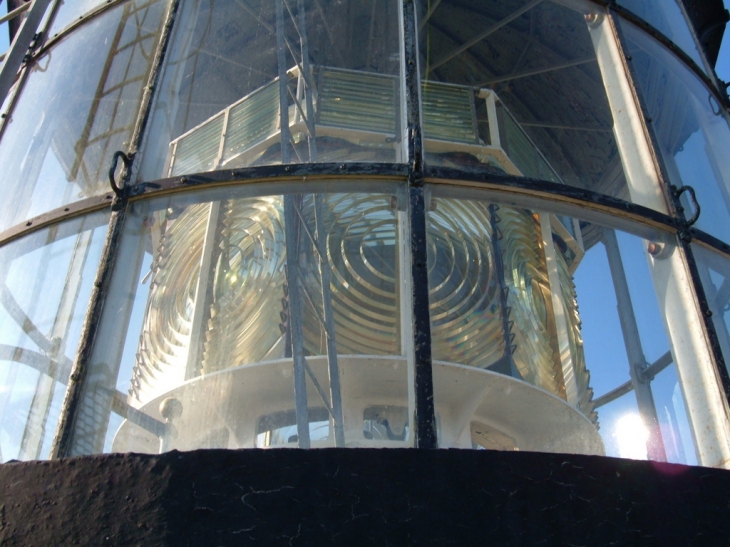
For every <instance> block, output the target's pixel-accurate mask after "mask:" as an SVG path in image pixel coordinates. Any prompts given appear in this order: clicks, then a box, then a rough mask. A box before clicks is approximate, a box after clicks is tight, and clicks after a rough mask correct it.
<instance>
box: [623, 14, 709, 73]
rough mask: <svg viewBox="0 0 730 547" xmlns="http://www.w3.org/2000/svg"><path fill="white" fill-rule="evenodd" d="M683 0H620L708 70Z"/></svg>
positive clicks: (702, 67) (703, 68) (699, 65)
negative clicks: (689, 22) (693, 34)
mask: <svg viewBox="0 0 730 547" xmlns="http://www.w3.org/2000/svg"><path fill="white" fill-rule="evenodd" d="M681 2H682V0H618V3H619V4H620V5H622V6H623V7H625V8H628V9H630V10H631V11H633V12H634V14H635V15H638V16H639V17H641V18H642V19H644V21H646V22H647V23H649V24H650V25H652V26H653V27H654V28H656V29H657V30H658V31H659V32H661V33H662V34H664V36H666V37H667V38H669V39H670V40H671V41H672V42H674V43H675V44H676V45H678V46H679V47H680V48H681V49H682V50H683V51H684V52H685V53H686V54H687V55H689V56H690V57H691V58H692V60H693V61H694V62H695V63H697V66H698V67H700V68H701V69H702V70H703V71H705V72H706V68H705V64H704V62H703V61H702V56H701V55H700V52H699V49H698V48H697V42H696V41H695V39H694V36H692V31H691V30H690V27H689V25H688V23H687V19H685V15H684V8H683V7H682V6H681Z"/></svg>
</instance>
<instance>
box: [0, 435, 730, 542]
mask: <svg viewBox="0 0 730 547" xmlns="http://www.w3.org/2000/svg"><path fill="white" fill-rule="evenodd" d="M250 544H260V545H285V546H287V545H292V546H294V545H316V546H325V545H379V546H386V545H394V546H395V545H459V546H464V545H499V546H511V545H585V546H596V545H622V546H623V545H641V546H648V545H661V546H666V545H678V546H685V545H702V546H703V547H704V546H711V545H730V472H728V471H721V470H715V469H708V468H701V467H684V466H679V465H668V464H656V463H650V462H639V461H631V460H617V459H612V458H599V457H590V456H570V455H560V454H557V455H556V454H535V453H525V452H490V451H470V450H347V449H344V450H343V449H324V450H310V451H300V450H241V451H224V450H199V451H196V452H186V453H181V452H172V453H168V454H164V455H161V456H146V455H109V456H95V457H87V458H73V459H67V460H60V461H53V462H30V463H8V464H5V465H2V466H0V545H2V546H3V547H10V546H15V545H24V546H25V545H28V546H31V545H32V546H45V545H48V546H59V545H64V546H66V545H68V546H71V545H74V546H76V545H89V546H103V545H114V546H117V545H119V546H127V545H130V546H132V545H133V546H137V545H138V546H145V547H146V546H157V545H164V546H168V545H169V546H175V547H183V546H197V545H210V546H214V547H218V546H241V545H250Z"/></svg>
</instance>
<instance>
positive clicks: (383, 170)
mask: <svg viewBox="0 0 730 547" xmlns="http://www.w3.org/2000/svg"><path fill="white" fill-rule="evenodd" d="M123 1H124V0H115V1H112V2H109V3H107V4H104V5H102V6H99V7H98V8H97V9H95V10H93V11H91V12H89V13H88V14H86V15H84V16H83V17H81V18H80V19H79V20H77V21H74V22H73V23H71V24H70V25H68V26H67V27H66V28H65V29H63V30H62V31H60V32H59V33H58V34H56V35H54V36H53V37H52V38H50V39H48V40H47V41H46V42H45V43H44V44H43V46H42V47H41V48H39V49H38V50H37V51H36V52H35V53H34V54H33V55H32V56H31V58H30V59H29V63H28V64H26V65H24V67H23V68H21V71H20V73H19V74H18V75H17V76H16V77H17V78H19V79H20V81H19V82H18V86H17V88H16V92H15V93H14V95H13V96H12V97H11V98H10V103H9V110H8V111H9V112H12V109H13V106H14V104H15V102H16V101H17V98H18V97H19V95H20V89H21V88H22V85H23V83H24V80H25V78H26V76H27V72H28V70H27V67H28V66H29V65H30V64H32V62H33V60H34V59H36V58H38V57H40V56H42V55H44V54H45V53H46V52H47V51H49V50H51V49H52V48H53V46H54V45H55V44H56V43H58V42H59V41H60V40H61V39H63V38H64V37H65V36H67V35H68V34H70V33H72V32H74V31H76V30H77V29H79V28H80V27H82V26H83V25H85V24H86V23H87V22H88V21H89V20H91V19H94V18H95V17H97V16H99V15H100V14H102V13H103V12H105V11H107V10H108V9H110V8H113V7H115V6H117V5H119V4H121V3H122V2H123ZM586 1H587V2H589V3H593V4H595V5H597V6H601V7H603V8H607V12H608V17H609V19H610V20H611V22H612V25H613V27H614V29H615V31H616V36H617V42H618V46H619V48H620V51H621V55H622V57H623V59H624V67H623V68H624V69H625V71H626V74H627V77H628V80H629V83H630V85H631V87H632V89H633V92H634V95H635V99H636V101H637V106H638V107H639V109H640V111H641V113H642V116H643V119H642V124H643V125H644V127H645V129H646V133H647V136H648V137H649V142H650V146H651V147H652V154H653V158H654V161H655V165H656V168H657V172H658V173H659V176H660V178H661V179H662V180H663V181H668V180H669V179H668V177H667V171H666V167H665V165H664V163H663V161H662V158H661V156H660V154H658V153H657V150H658V147H657V137H656V134H655V132H654V130H653V127H652V126H651V119H650V118H649V116H648V114H647V110H646V101H645V100H644V98H643V96H642V94H641V91H640V89H639V87H638V86H637V85H636V83H635V82H636V74H635V73H634V70H633V68H632V65H631V57H630V55H627V54H626V47H625V44H626V40H625V37H624V36H623V33H622V32H621V28H620V25H618V24H616V19H620V20H626V21H628V22H630V23H633V24H635V25H638V26H639V27H640V28H641V29H642V30H643V31H644V32H646V33H648V34H650V35H651V36H652V37H653V38H654V39H656V40H657V41H659V42H660V43H662V44H663V45H665V46H666V47H668V48H669V49H670V50H671V51H672V52H673V53H674V54H675V55H677V56H678V58H679V59H680V60H681V61H682V62H683V63H684V64H685V65H686V66H688V67H689V68H690V69H691V70H692V71H693V72H694V73H695V74H696V75H697V76H698V77H699V78H700V79H701V80H702V81H703V82H704V83H705V85H706V87H707V88H708V90H709V91H710V92H711V93H712V94H713V95H714V96H715V97H716V98H717V99H718V101H719V102H720V104H722V105H723V107H724V109H725V110H726V114H727V109H728V108H729V107H730V101H729V100H728V98H727V97H726V96H725V95H723V94H722V92H720V90H719V87H718V83H717V81H716V79H715V80H713V78H712V77H710V76H708V75H707V74H705V73H704V72H703V71H702V70H701V68H700V67H699V66H697V65H696V63H695V62H694V61H693V60H692V59H691V58H690V57H689V55H687V54H686V53H685V52H684V51H683V50H682V49H681V48H679V47H678V46H677V45H676V44H674V43H673V42H672V41H671V40H669V39H668V38H667V37H666V36H664V35H663V34H662V33H660V32H659V31H658V30H657V29H655V28H654V27H652V26H651V25H650V24H648V23H647V22H645V21H643V20H642V19H640V18H638V17H637V16H635V15H634V14H633V13H631V12H630V11H629V10H627V9H625V8H623V7H621V6H617V5H616V3H615V0H608V1H601V0H586ZM179 4H180V0H171V1H170V4H169V7H168V12H167V14H166V17H165V22H164V28H163V31H162V35H161V38H160V43H159V46H158V49H157V51H156V53H155V60H154V65H153V69H152V71H151V73H150V76H149V80H148V85H147V87H146V89H145V94H144V97H143V100H142V104H141V106H140V111H139V114H138V117H137V120H136V123H135V129H134V132H133V138H132V142H131V144H130V146H129V149H128V151H127V152H128V153H129V156H130V158H131V160H132V161H131V165H129V166H127V167H126V169H125V170H124V173H123V175H122V178H123V182H124V183H126V184H128V185H127V186H125V188H124V191H123V192H122V193H121V194H120V195H116V196H115V194H114V193H112V192H109V193H107V194H105V195H102V196H96V197H92V198H88V199H85V200H83V201H79V202H76V203H73V204H71V205H68V206H65V207H60V208H58V209H56V210H53V211H49V212H47V213H45V214H43V215H40V216H38V217H35V218H32V219H29V220H28V221H26V222H23V223H20V224H18V225H16V226H14V227H12V228H10V229H8V230H6V231H4V232H3V233H0V246H2V245H5V244H8V243H10V242H11V241H14V240H16V239H18V238H20V237H22V236H24V235H26V234H28V233H31V232H33V231H36V230H39V229H42V228H44V227H47V226H49V225H52V224H54V223H57V222H60V221H62V220H66V219H69V218H73V217H77V216H80V215H85V214H88V213H92V212H95V211H98V210H102V209H105V208H107V207H109V206H110V204H111V209H112V214H111V218H110V222H109V230H108V233H107V239H106V242H105V246H104V250H103V253H102V258H101V262H100V265H99V269H98V272H97V277H96V280H95V283H94V289H93V292H92V295H91V299H90V302H89V308H88V311H87V315H86V319H85V323H84V327H83V330H82V334H81V338H80V342H79V349H78V351H77V355H76V359H75V361H74V367H73V370H72V374H71V378H70V381H69V385H68V388H67V393H66V398H65V399H64V404H63V408H62V412H61V418H60V422H59V426H58V429H57V435H56V438H55V439H54V443H53V449H52V453H51V458H59V457H63V456H64V455H66V454H68V453H69V448H70V446H69V443H70V441H71V439H72V436H73V435H72V432H73V426H74V419H75V416H76V415H77V411H78V406H79V404H80V401H81V395H82V390H83V386H84V377H85V372H86V369H87V368H88V364H89V359H90V357H91V351H92V349H93V346H94V342H95V338H96V334H97V330H98V324H99V320H100V318H101V316H102V314H103V311H104V303H105V300H106V297H107V291H108V288H109V282H110V279H111V276H112V273H113V271H114V265H115V262H116V252H117V250H118V248H119V245H120V242H121V236H122V233H123V228H124V222H125V217H126V208H127V205H128V203H129V202H130V201H137V200H147V199H152V198H155V197H158V196H160V195H166V194H172V193H185V192H190V191H194V190H200V189H203V188H206V189H207V188H214V187H223V186H240V185H243V184H253V183H261V182H266V183H286V182H294V181H302V182H303V181H308V182H313V181H322V180H328V179H338V180H343V179H348V178H357V179H363V178H369V179H380V178H382V179H386V178H387V179H389V180H402V181H403V183H404V184H406V185H407V187H408V202H409V207H408V213H407V217H408V224H409V228H410V229H409V230H408V234H409V239H410V247H409V250H410V252H409V261H410V268H411V282H412V295H411V310H412V314H413V346H412V348H411V349H410V352H411V355H410V357H411V358H412V360H413V378H412V381H413V386H412V390H413V391H412V393H413V396H414V402H415V415H414V425H415V428H414V430H415V441H416V447H418V448H423V449H426V448H437V447H438V439H437V432H436V416H435V408H434V399H433V376H432V362H431V332H430V315H429V301H428V283H427V281H428V276H427V266H426V264H427V245H426V214H427V211H426V195H425V194H426V188H425V186H426V185H427V184H428V185H443V186H452V187H465V188H480V189H482V190H484V191H485V192H486V195H489V194H491V193H493V194H494V195H495V196H501V197H502V198H504V199H506V200H508V201H512V202H514V203H530V204H531V205H532V206H533V207H534V206H538V207H539V206H540V204H544V205H545V206H546V207H548V208H549V209H550V210H551V211H555V212H565V213H567V214H571V212H572V213H573V214H577V213H578V212H579V211H580V213H581V214H582V215H583V216H585V214H586V213H588V214H589V215H592V216H595V217H596V218H603V219H604V222H606V223H608V224H610V225H612V226H615V227H617V228H619V229H620V227H621V225H622V223H623V225H624V226H626V227H631V228H633V229H634V230H635V229H636V228H637V227H641V226H644V227H647V228H650V229H652V230H659V231H662V232H665V233H667V234H671V235H674V236H675V238H676V241H677V246H678V247H679V249H680V250H681V253H682V257H683V261H684V263H685V265H686V267H687V270H688V272H689V274H690V277H691V280H692V289H693V292H694V296H695V298H696V300H697V304H698V306H699V309H700V310H701V312H702V313H701V314H700V315H701V317H702V327H703V332H704V333H705V335H706V337H707V341H708V345H709V348H710V351H711V353H712V357H713V360H714V364H715V368H716V371H717V373H718V377H719V379H720V383H721V385H722V388H723V390H724V395H725V398H726V400H728V401H730V375H728V372H727V368H726V366H725V359H724V357H723V355H722V352H721V349H720V346H719V340H718V336H717V332H716V331H715V328H714V325H713V322H712V320H711V318H710V316H711V314H712V312H711V311H710V307H709V304H708V302H707V298H706V295H705V291H704V289H703V287H702V284H701V281H700V276H699V271H698V266H697V261H696V259H695V256H694V252H693V251H692V248H691V245H690V243H691V242H692V241H696V242H698V243H700V244H702V246H703V247H706V248H709V249H712V250H713V251H715V252H719V253H720V254H722V255H724V256H726V257H730V243H725V242H723V241H720V240H719V239H717V238H715V237H714V236H711V235H709V234H707V233H705V232H703V231H701V230H698V229H696V228H693V227H691V226H689V225H688V224H687V219H686V218H685V216H684V214H683V211H682V208H681V204H680V203H679V199H678V197H677V196H676V195H675V194H674V193H673V192H672V191H671V189H670V187H669V185H668V184H666V183H665V184H664V185H663V192H664V194H665V197H666V199H667V200H668V202H669V203H670V204H671V205H672V206H673V209H674V210H673V211H672V212H671V213H670V214H664V213H660V212H658V211H654V210H652V209H648V208H646V207H642V206H640V205H636V204H633V203H630V202H626V201H624V200H621V199H617V198H613V197H611V196H607V195H603V194H599V193H596V192H592V191H590V190H583V189H579V188H574V187H568V186H565V185H562V184H557V183H552V182H546V181H543V180H536V179H529V178H523V177H516V176H510V175H495V174H491V173H484V172H480V171H474V170H464V169H456V168H444V167H430V166H428V165H426V164H425V163H424V154H423V134H422V113H421V107H420V103H421V101H420V77H419V66H418V64H419V63H418V49H417V48H418V38H417V34H418V21H417V15H416V5H415V2H414V0H402V1H401V2H400V3H399V11H400V19H401V20H400V23H401V25H400V27H401V64H402V69H401V81H402V82H404V87H403V89H402V91H401V102H402V108H401V116H402V118H403V119H402V123H401V127H402V128H403V133H404V134H403V140H404V141H406V143H407V157H406V163H399V164H390V163H389V164H381V163H369V164H366V163H319V164H288V165H272V166H262V167H253V168H246V169H235V170H219V171H213V172H207V173H196V174H188V175H183V176H179V177H171V178H166V179H161V180H158V181H154V182H145V183H140V184H129V181H130V176H131V173H132V171H133V169H134V167H135V164H134V157H135V154H136V152H137V150H138V148H139V146H140V144H141V143H142V142H143V139H144V136H145V130H146V128H147V125H148V121H149V118H150V116H151V110H152V104H153V99H154V91H155V89H156V88H157V85H158V83H159V78H160V77H161V69H162V66H163V63H164V60H165V56H166V53H167V49H168V46H169V43H170V37H171V34H172V31H173V27H174V24H175V20H176V15H177V12H178V9H179ZM57 9H58V3H56V5H54V7H53V10H54V11H53V14H52V16H51V17H49V19H48V22H47V24H46V26H45V27H46V28H50V25H51V24H52V21H53V18H54V16H55V13H56V11H57ZM44 30H45V29H44ZM700 55H702V56H703V58H704V53H703V52H702V51H701V50H700ZM712 76H713V77H714V75H712ZM4 125H5V124H4V123H3V126H4ZM2 129H3V128H2V127H0V134H1V133H2Z"/></svg>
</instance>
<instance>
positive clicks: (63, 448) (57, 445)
mask: <svg viewBox="0 0 730 547" xmlns="http://www.w3.org/2000/svg"><path fill="white" fill-rule="evenodd" d="M125 217H126V206H124V207H121V208H120V209H119V210H117V211H113V212H112V214H111V218H110V220H109V229H108V232H107V236H106V241H105V242H104V250H103V251H102V256H101V262H100V264H99V269H98V270H97V273H96V279H95V280H94V289H93V290H92V292H91V298H90V299H89V307H88V309H87V311H86V317H85V319H84V324H83V327H82V329H81V336H80V338H79V346H78V349H77V351H76V358H75V359H74V364H73V367H72V368H71V375H70V376H69V380H68V387H67V389H66V396H65V397H64V400H63V405H62V407H61V414H60V417H59V421H58V426H57V429H56V436H55V438H54V439H53V445H52V446H51V454H50V457H49V459H56V458H62V457H64V456H66V455H69V454H70V452H69V451H70V449H71V441H72V439H73V434H72V433H73V427H74V422H75V419H76V416H77V415H78V412H79V408H80V405H81V402H82V393H83V387H84V380H85V379H86V376H87V372H88V368H89V363H90V361H91V358H92V356H93V351H94V342H95V341H96V335H97V334H98V331H99V327H100V325H101V316H102V313H103V311H104V303H105V302H106V297H107V292H108V290H109V286H110V282H111V278H112V274H113V272H114V264H115V263H116V258H117V254H118V251H119V247H120V244H121V241H122V235H123V232H124V220H125Z"/></svg>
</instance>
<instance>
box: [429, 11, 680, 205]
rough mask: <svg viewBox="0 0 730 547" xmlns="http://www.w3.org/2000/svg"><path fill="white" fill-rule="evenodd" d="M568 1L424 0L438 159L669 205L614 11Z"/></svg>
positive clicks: (432, 141) (433, 153)
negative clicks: (652, 161)
mask: <svg viewBox="0 0 730 547" xmlns="http://www.w3.org/2000/svg"><path fill="white" fill-rule="evenodd" d="M565 4H567V3H565V2H544V1H537V0H532V1H527V0H507V1H502V2H483V1H481V0H466V1H462V0H458V1H457V0H443V1H441V2H425V1H422V2H420V3H419V12H420V14H419V28H420V33H419V40H420V46H419V48H420V50H419V51H420V67H421V70H420V73H421V78H422V79H423V82H422V93H421V97H422V111H423V120H424V137H425V151H426V159H427V161H428V162H429V163H430V164H431V165H445V166H452V167H461V168H467V169H479V170H483V171H485V172H487V173H500V174H510V175H517V176H525V177H531V178H537V179H543V180H547V181H551V182H556V183H562V184H568V185H570V186H576V187H579V188H587V189H590V190H593V191H596V192H601V193H603V194H608V195H611V196H615V197H618V198H621V199H626V200H630V201H634V202H637V203H641V204H643V205H646V206H648V207H652V208H655V209H658V210H664V209H665V206H666V204H665V201H664V199H663V198H662V196H661V191H660V187H659V185H658V183H657V181H656V175H655V174H654V175H651V174H649V173H646V172H645V168H644V167H642V166H643V165H648V164H647V163H645V162H644V161H643V157H644V156H646V157H648V155H649V148H648V146H647V143H646V141H645V140H643V137H639V133H637V132H636V131H635V125H636V124H637V123H638V111H637V110H636V106H635V104H634V100H633V97H631V95H630V93H629V92H628V89H629V88H628V86H627V85H626V84H625V82H626V76H625V74H624V73H623V70H622V68H621V66H622V65H621V60H620V54H619V52H618V49H617V46H616V43H615V39H614V35H613V31H612V30H611V28H610V23H609V22H608V21H607V17H606V14H605V12H604V11H602V10H601V8H598V7H597V6H595V5H593V4H589V3H585V4H583V3H581V2H580V1H575V2H570V3H569V4H570V6H571V7H567V5H565Z"/></svg>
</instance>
